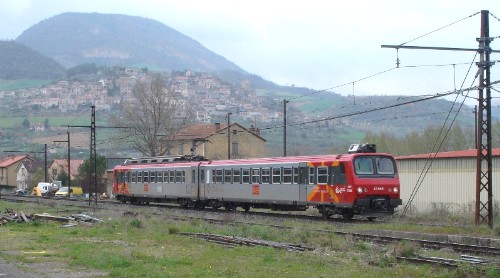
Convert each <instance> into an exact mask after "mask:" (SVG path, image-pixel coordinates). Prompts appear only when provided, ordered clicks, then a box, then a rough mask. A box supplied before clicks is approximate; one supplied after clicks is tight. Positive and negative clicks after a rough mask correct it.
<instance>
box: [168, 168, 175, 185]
mask: <svg viewBox="0 0 500 278" xmlns="http://www.w3.org/2000/svg"><path fill="white" fill-rule="evenodd" d="M168 182H170V183H174V182H175V171H174V170H170V171H169V172H168Z"/></svg>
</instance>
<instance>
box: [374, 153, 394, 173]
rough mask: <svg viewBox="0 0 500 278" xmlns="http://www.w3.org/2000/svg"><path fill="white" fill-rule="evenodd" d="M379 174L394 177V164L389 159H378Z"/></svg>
mask: <svg viewBox="0 0 500 278" xmlns="http://www.w3.org/2000/svg"><path fill="white" fill-rule="evenodd" d="M375 165H377V173H378V174H380V175H394V163H393V162H392V160H391V159H390V158H388V157H376V158H375Z"/></svg>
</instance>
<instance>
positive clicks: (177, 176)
mask: <svg viewBox="0 0 500 278" xmlns="http://www.w3.org/2000/svg"><path fill="white" fill-rule="evenodd" d="M183 176H184V175H183V171H179V170H177V171H175V182H179V183H180V182H182V178H183Z"/></svg>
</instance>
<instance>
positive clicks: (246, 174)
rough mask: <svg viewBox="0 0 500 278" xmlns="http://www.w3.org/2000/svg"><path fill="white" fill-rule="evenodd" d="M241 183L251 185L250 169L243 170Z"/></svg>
mask: <svg viewBox="0 0 500 278" xmlns="http://www.w3.org/2000/svg"><path fill="white" fill-rule="evenodd" d="M241 182H242V183H250V169H241Z"/></svg>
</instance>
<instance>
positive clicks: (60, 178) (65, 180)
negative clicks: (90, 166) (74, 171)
mask: <svg viewBox="0 0 500 278" xmlns="http://www.w3.org/2000/svg"><path fill="white" fill-rule="evenodd" d="M55 180H56V181H61V183H62V185H63V186H68V180H69V176H68V173H66V171H61V172H60V173H59V174H57V177H56V179H55ZM71 185H73V183H72V184H71Z"/></svg>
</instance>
